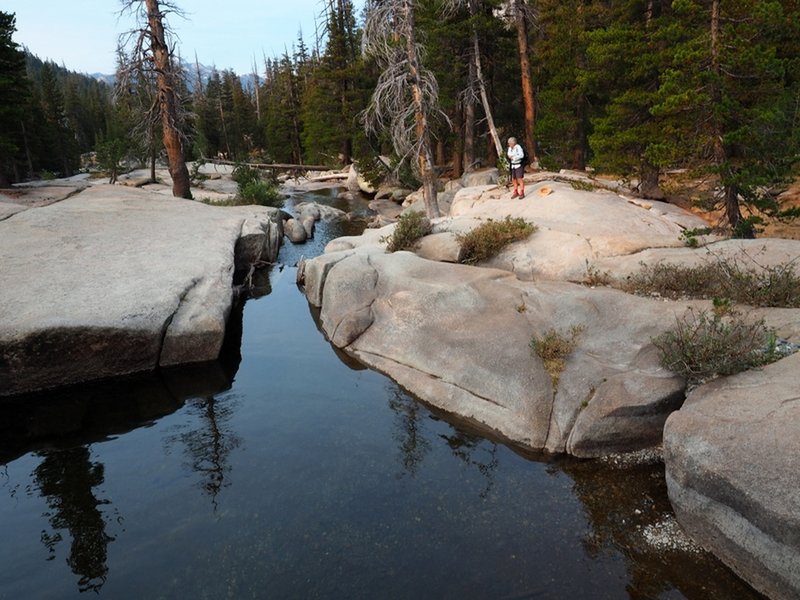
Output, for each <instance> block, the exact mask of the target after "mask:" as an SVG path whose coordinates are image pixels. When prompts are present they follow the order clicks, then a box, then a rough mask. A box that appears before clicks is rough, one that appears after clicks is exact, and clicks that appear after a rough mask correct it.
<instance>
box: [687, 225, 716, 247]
mask: <svg viewBox="0 0 800 600" xmlns="http://www.w3.org/2000/svg"><path fill="white" fill-rule="evenodd" d="M712 231H714V230H713V229H711V227H696V228H694V229H684V230H683V232H682V233H681V235H680V240H681V241H683V243H684V244H686V245H687V246H688V247H689V248H697V246H699V245H700V242H699V241H698V240H697V236H700V235H708V234H709V233H711V232H712Z"/></svg>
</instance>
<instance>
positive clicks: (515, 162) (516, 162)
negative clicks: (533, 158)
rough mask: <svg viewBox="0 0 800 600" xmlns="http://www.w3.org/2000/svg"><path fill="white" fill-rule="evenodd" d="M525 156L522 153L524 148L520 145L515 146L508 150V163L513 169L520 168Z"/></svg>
mask: <svg viewBox="0 0 800 600" xmlns="http://www.w3.org/2000/svg"><path fill="white" fill-rule="evenodd" d="M524 156H525V154H524V153H523V152H522V146H520V145H519V144H514V145H513V146H511V147H509V149H508V162H510V163H511V166H512V167H518V166H520V165H521V164H522V158H523V157H524Z"/></svg>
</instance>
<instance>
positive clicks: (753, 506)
mask: <svg viewBox="0 0 800 600" xmlns="http://www.w3.org/2000/svg"><path fill="white" fill-rule="evenodd" d="M664 462H665V465H666V477H667V487H668V491H669V498H670V501H671V502H672V505H673V507H674V508H675V514H676V516H677V518H678V522H679V523H680V524H681V526H682V527H683V528H684V529H685V530H686V531H687V532H688V533H689V534H690V535H691V536H692V537H693V538H694V540H695V541H696V542H698V543H699V544H700V545H701V546H703V547H704V548H706V549H708V550H710V551H711V552H713V553H714V554H715V555H716V556H717V557H719V558H720V559H721V560H722V561H723V562H724V563H725V564H727V565H728V566H729V567H730V568H731V569H733V570H734V571H735V572H736V573H737V574H738V575H739V576H740V577H742V578H743V579H745V580H746V581H747V582H748V583H750V584H751V585H752V586H753V587H755V588H756V589H758V590H760V591H761V592H763V593H764V594H766V595H767V596H768V597H770V598H773V599H775V600H790V599H792V600H793V599H796V598H800V354H794V355H791V356H789V357H787V358H784V359H782V360H780V361H778V362H777V363H773V364H771V365H767V366H766V367H764V368H763V369H762V370H756V371H748V372H745V373H740V374H738V375H735V376H732V377H725V378H721V379H717V380H715V381H713V382H710V383H707V384H705V385H702V386H700V387H698V388H697V389H695V390H694V391H693V392H692V393H691V394H690V395H689V397H688V398H687V400H686V403H685V404H684V406H683V408H681V410H679V411H678V412H675V413H673V414H672V415H671V416H670V417H669V419H668V420H667V423H666V427H665V430H664Z"/></svg>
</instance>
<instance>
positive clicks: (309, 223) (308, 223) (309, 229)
mask: <svg viewBox="0 0 800 600" xmlns="http://www.w3.org/2000/svg"><path fill="white" fill-rule="evenodd" d="M301 223H302V224H303V229H305V230H306V239H309V240H310V239H311V238H313V237H314V224H315V223H316V221H315V220H314V217H312V216H307V217H303V220H302V221H301Z"/></svg>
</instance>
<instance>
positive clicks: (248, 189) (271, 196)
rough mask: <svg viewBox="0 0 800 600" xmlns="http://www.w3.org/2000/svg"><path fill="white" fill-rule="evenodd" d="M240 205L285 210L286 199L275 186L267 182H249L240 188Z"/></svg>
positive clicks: (238, 196)
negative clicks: (254, 205) (255, 205)
mask: <svg viewBox="0 0 800 600" xmlns="http://www.w3.org/2000/svg"><path fill="white" fill-rule="evenodd" d="M237 198H238V200H239V204H258V205H259V206H273V207H275V208H283V203H284V198H283V195H281V193H280V192H279V191H278V188H276V187H275V186H274V185H272V184H270V183H267V182H266V181H248V182H246V183H245V184H244V185H240V186H239V194H238V195H237Z"/></svg>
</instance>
